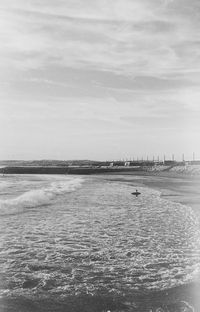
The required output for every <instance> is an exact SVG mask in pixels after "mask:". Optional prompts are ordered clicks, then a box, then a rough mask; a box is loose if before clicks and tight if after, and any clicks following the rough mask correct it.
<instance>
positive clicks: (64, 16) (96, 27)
mask: <svg viewBox="0 0 200 312" xmlns="http://www.w3.org/2000/svg"><path fill="white" fill-rule="evenodd" d="M199 14H200V7H199V1H197V0H191V1H188V0H174V1H173V0H109V1H107V0H84V1H80V0H67V1H66V0H42V1H41V0H29V1H27V0H15V1H13V0H1V3H0V40H1V48H0V69H1V70H0V83H1V86H2V88H1V93H0V97H1V106H2V108H3V115H4V117H5V120H7V121H9V117H10V116H11V117H10V118H11V119H10V120H12V121H13V124H15V125H16V127H15V129H16V135H17V127H19V129H20V134H21V133H22V128H23V124H25V123H26V122H25V120H29V121H30V127H31V129H34V126H35V125H37V126H38V129H40V130H41V129H42V128H43V127H44V128H45V126H43V125H46V129H48V130H49V131H50V132H51V133H52V131H55V133H57V134H58V130H59V133H60V131H61V130H62V131H63V133H64V132H65V129H66V130H67V131H68V130H70V129H71V131H72V132H73V133H74V132H76V131H75V129H78V125H82V128H83V129H85V130H84V131H85V134H86V133H87V135H88V134H89V133H92V129H93V128H95V125H97V126H98V127H97V128H98V134H99V135H100V133H101V132H102V133H104V136H102V138H101V142H103V141H104V140H105V132H106V131H105V129H106V130H107V129H108V131H109V134H110V139H111V138H112V136H111V133H113V139H114V140H115V139H116V136H115V135H114V133H117V135H119V133H120V132H121V133H122V135H121V136H120V137H121V138H122V137H123V135H124V133H126V134H127V142H128V139H130V138H131V136H132V135H133V132H136V133H142V137H143V138H144V143H143V144H144V145H145V144H147V140H146V139H145V137H146V136H145V135H144V133H145V131H146V133H148V131H149V128H150V129H151V133H152V138H153V137H154V138H155V136H158V138H159V140H160V141H161V140H162V138H161V136H160V134H159V129H162V128H163V127H164V128H166V129H169V128H170V127H171V129H172V128H173V129H174V128H177V129H182V130H183V128H184V126H185V127H186V128H187V131H188V133H190V134H191V135H192V134H194V132H195V131H196V130H195V129H198V127H197V118H196V116H197V115H198V114H199V108H198V105H199V104H198V103H199V98H200V93H199V90H198V86H199V83H200V65H199V64H200V63H199V58H200V52H199V51H200V49H199V45H200V35H199V33H198V31H197V30H198V29H199V26H200V25H199V24H200V19H199ZM3 103H4V104H6V106H5V105H4V104H3ZM72 105H73V107H74V108H72V107H71V106H72ZM175 107H176V108H175ZM6 116H7V117H6ZM97 116H98V118H97ZM198 116H199V115H198ZM48 119H49V121H48ZM23 120H24V122H23ZM31 120H32V121H31ZM53 120H54V123H53V122H52V121H53ZM70 120H71V121H70ZM14 121H15V122H14ZM59 121H60V122H59ZM65 121H67V123H66V124H65ZM43 123H44V124H43ZM109 123H110V126H109ZM52 124H53V125H54V127H53V130H52V131H51V130H50V129H51V126H52ZM56 127H57V129H58V130H57V132H56V129H55V128H56ZM190 128H191V129H192V130H191V131H190ZM5 129H7V132H8V133H9V128H8V125H7V124H6V125H5ZM133 129H134V130H133ZM142 129H143V130H142ZM137 130H138V131H139V132H137ZM36 132H37V130H36ZM45 133H48V131H46V132H45ZM77 133H80V129H78V130H77ZM153 133H154V135H153ZM184 133H185V132H184V131H183V132H182V133H181V134H180V136H182V139H183V134H184ZM170 135H171V132H170ZM24 136H25V134H24ZM37 136H38V137H39V131H38V133H37V135H36V134H35V140H36V138H37ZM147 136H148V135H147ZM177 136H178V134H177ZM187 137H188V138H189V135H187ZM123 139H124V137H123ZM148 139H149V138H148ZM63 140H64V139H63ZM145 140H146V141H145ZM182 141H184V140H182ZM77 142H78V141H77ZM79 142H80V141H79ZM124 142H125V141H124ZM148 142H149V141H148ZM151 142H152V141H151ZM167 142H168V144H170V137H168V140H167ZM174 142H175V141H174ZM127 144H128V143H127ZM174 144H175V143H174ZM119 145H120V144H119ZM168 146H169V145H168Z"/></svg>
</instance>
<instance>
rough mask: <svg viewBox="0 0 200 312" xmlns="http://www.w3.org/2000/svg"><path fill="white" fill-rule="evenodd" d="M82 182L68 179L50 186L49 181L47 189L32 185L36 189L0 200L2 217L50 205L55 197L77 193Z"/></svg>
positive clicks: (80, 179) (81, 180) (78, 179)
mask: <svg viewBox="0 0 200 312" xmlns="http://www.w3.org/2000/svg"><path fill="white" fill-rule="evenodd" d="M47 181H48V180H47ZM47 181H46V182H47ZM40 182H41V181H40ZM82 182H83V179H82V178H68V179H66V180H61V181H60V180H56V181H54V182H52V183H50V184H49V181H48V184H47V185H45V187H44V186H42V185H36V186H33V185H32V187H34V188H35V189H31V190H28V191H25V192H24V193H22V194H20V195H19V196H17V197H14V198H7V199H2V200H0V215H5V214H6V215H7V214H13V213H19V212H22V211H23V210H24V208H33V207H38V206H43V205H48V204H50V202H51V201H52V200H53V199H54V198H55V197H57V196H59V195H62V194H65V193H69V192H73V191H75V190H76V189H77V188H79V187H80V186H81V184H82Z"/></svg>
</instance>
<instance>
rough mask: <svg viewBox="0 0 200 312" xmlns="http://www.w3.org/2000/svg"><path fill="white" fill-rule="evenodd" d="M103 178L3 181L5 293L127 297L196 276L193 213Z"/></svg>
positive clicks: (198, 254)
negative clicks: (136, 195)
mask: <svg viewBox="0 0 200 312" xmlns="http://www.w3.org/2000/svg"><path fill="white" fill-rule="evenodd" d="M135 186H136V183H135V185H134V183H125V182H120V181H115V180H109V179H108V178H105V177H104V176H101V177H100V176H99V177H95V176H93V177H77V176H44V175H43V176H42V175H41V176H34V175H32V176H28V175H26V176H25V175H18V176H4V177H1V180H0V234H1V247H0V263H1V266H0V268H1V269H0V270H1V279H0V283H1V285H0V292H1V295H2V296H8V297H9V296H16V297H17V296H26V297H28V296H31V297H34V296H36V297H37V298H38V296H49V295H50V294H51V295H56V296H59V297H61V298H63V297H65V296H69V295H80V294H92V295H95V294H98V293H104V294H119V295H124V294H127V293H130V294H131V293H133V292H134V291H141V292H142V291H145V290H146V289H159V290H160V289H167V288H170V287H172V286H176V285H181V284H184V283H187V282H189V281H192V280H194V279H195V278H196V276H197V275H198V274H199V269H200V231H199V223H198V220H197V218H196V216H195V215H194V213H193V211H192V210H191V209H190V208H189V207H187V206H183V205H181V204H178V203H173V202H170V201H169V200H165V199H163V198H161V197H160V193H159V192H158V191H155V190H153V189H151V188H145V187H141V188H140V191H141V193H142V195H141V196H140V197H138V198H135V197H133V196H132V195H131V192H132V191H133V190H134V189H135Z"/></svg>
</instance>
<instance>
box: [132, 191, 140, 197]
mask: <svg viewBox="0 0 200 312" xmlns="http://www.w3.org/2000/svg"><path fill="white" fill-rule="evenodd" d="M131 194H132V195H135V196H136V197H138V195H140V194H141V193H140V192H138V190H136V191H135V192H133V193H131Z"/></svg>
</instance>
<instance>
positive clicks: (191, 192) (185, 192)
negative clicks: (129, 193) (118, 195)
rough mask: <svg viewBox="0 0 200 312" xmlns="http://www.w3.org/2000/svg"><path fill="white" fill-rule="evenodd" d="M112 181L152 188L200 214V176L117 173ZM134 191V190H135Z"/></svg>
mask: <svg viewBox="0 0 200 312" xmlns="http://www.w3.org/2000/svg"><path fill="white" fill-rule="evenodd" d="M111 179H112V180H117V181H124V182H128V183H133V186H134V188H135V187H136V188H138V190H139V188H140V187H144V186H147V187H150V188H153V189H156V190H158V191H160V192H161V196H162V197H164V198H166V199H168V200H171V201H173V202H177V203H180V204H183V205H187V206H190V207H191V208H193V209H194V211H195V212H196V213H197V214H198V215H199V214H200V176H188V175H181V174H176V173H171V172H159V173H156V174H155V173H153V174H152V173H145V172H137V173H134V174H133V173H128V172H127V173H117V174H114V173H113V174H112V178H111ZM133 190H134V189H133Z"/></svg>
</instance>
